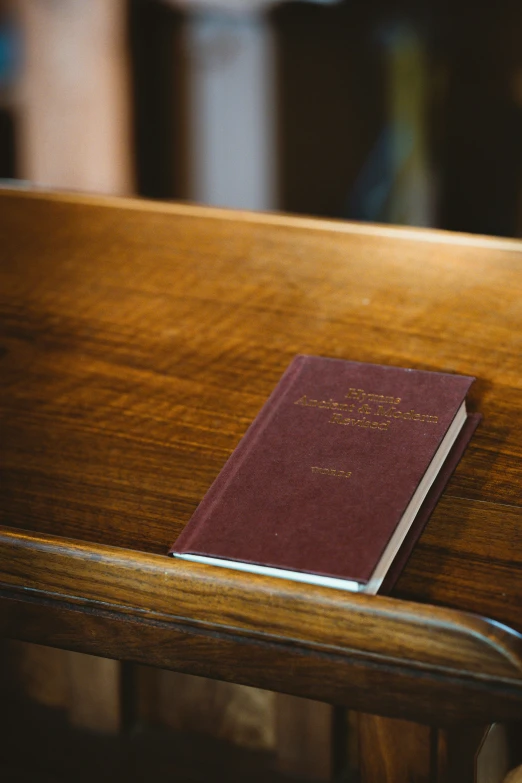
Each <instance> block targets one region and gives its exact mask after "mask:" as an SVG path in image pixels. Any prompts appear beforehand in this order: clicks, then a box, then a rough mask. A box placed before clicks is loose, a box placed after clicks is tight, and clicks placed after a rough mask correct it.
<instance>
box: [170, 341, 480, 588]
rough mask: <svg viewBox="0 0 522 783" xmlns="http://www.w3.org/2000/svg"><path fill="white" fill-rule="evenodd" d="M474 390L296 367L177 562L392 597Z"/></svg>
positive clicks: (354, 365)
mask: <svg viewBox="0 0 522 783" xmlns="http://www.w3.org/2000/svg"><path fill="white" fill-rule="evenodd" d="M473 380H474V379H473V378H470V377H465V376H459V375H450V374H446V373H437V372H427V371H421V370H410V369H403V368H398V367H388V366H382V365H374V364H362V363H358V362H349V361H344V360H340V359H327V358H321V357H316V356H303V355H301V356H297V357H295V359H294V360H293V361H292V363H291V364H290V366H289V367H288V369H287V370H286V372H285V373H284V374H283V376H282V378H281V380H280V382H279V383H278V385H277V386H276V388H275V389H274V391H273V393H272V394H271V395H270V397H269V399H268V401H267V402H266V404H265V405H264V407H263V408H262V410H261V411H260V413H259V414H258V416H257V417H256V419H255V420H254V422H253V423H252V425H251V426H250V428H249V429H248V430H247V432H246V434H245V436H244V437H243V439H242V440H241V441H240V443H239V445H238V446H237V448H236V449H235V451H234V452H233V454H232V455H231V457H230V459H229V460H228V461H227V463H226V465H225V466H224V468H223V470H222V471H221V473H220V474H219V476H218V477H217V479H216V480H215V481H214V483H213V484H212V486H211V487H210V489H209V491H208V492H207V494H206V495H205V497H204V498H203V500H202V502H201V503H200V505H199V506H198V508H197V509H196V512H195V513H194V515H193V517H192V518H191V520H190V521H189V523H188V525H187V526H186V528H185V530H184V531H183V533H182V534H181V535H180V536H179V538H178V539H177V541H176V542H175V544H174V545H173V547H172V549H171V551H170V553H171V554H174V555H177V556H181V557H186V558H187V559H195V560H198V559H203V562H205V561H206V562H214V563H215V564H219V565H229V567H232V568H242V569H243V570H245V569H248V570H254V571H256V570H258V571H259V572H261V573H263V572H265V573H270V572H271V569H277V570H278V571H279V575H281V576H286V577H287V578H295V579H298V580H302V581H312V582H313V581H315V582H318V583H320V584H331V585H332V586H338V587H342V586H344V587H345V589H355V590H357V589H362V590H367V591H368V592H376V591H377V590H378V589H379V588H380V587H381V585H382V584H383V580H384V584H385V585H386V587H387V589H389V587H390V586H391V583H392V581H391V576H393V578H396V577H397V576H398V573H399V569H398V566H402V565H403V564H404V562H405V559H406V557H407V555H408V554H409V550H411V548H412V546H413V544H414V543H415V540H416V538H417V537H418V535H420V532H421V530H422V527H423V526H424V524H425V522H426V521H427V518H428V516H429V514H430V513H431V510H432V509H433V507H434V505H435V503H436V500H437V498H438V495H439V494H440V492H441V491H442V489H443V486H444V484H445V483H446V481H447V479H448V478H449V475H450V473H451V472H452V470H453V469H454V467H455V465H456V463H457V462H458V459H459V458H460V456H461V453H462V451H463V449H464V448H465V445H466V443H467V441H468V440H469V437H471V434H472V431H473V430H474V428H475V427H476V424H477V420H476V418H472V417H471V418H470V417H468V416H467V414H466V411H465V396H466V393H467V391H468V389H469V387H470V385H471V383H472V382H473ZM207 558H210V559H208V560H206V559H207ZM216 561H217V562H216ZM394 563H395V565H394ZM387 573H389V574H390V575H391V576H388V578H387V579H385V577H386V574H387Z"/></svg>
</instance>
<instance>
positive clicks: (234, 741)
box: [0, 0, 522, 783]
mask: <svg viewBox="0 0 522 783" xmlns="http://www.w3.org/2000/svg"><path fill="white" fill-rule="evenodd" d="M521 44H522V5H521V4H520V2H518V1H517V2H512V1H511V0H497V2H496V3H495V4H491V3H488V4H486V3H484V4H474V7H473V9H472V11H471V10H470V7H469V4H467V3H465V2H463V0H453V1H452V2H449V0H439V2H435V0H416V1H415V2H414V0H410V1H409V0H365V2H363V1H362V0H342V1H340V2H335V1H334V0H332V1H331V2H328V1H327V0H323V1H322V2H319V0H317V2H312V1H310V2H277V0H215V1H214V0H201V1H200V2H190V0H184V1H183V0H179V2H175V0H168V2H167V0H164V1H161V0H0V180H1V181H2V182H3V183H4V184H10V185H14V186H16V187H43V188H53V189H66V190H75V191H86V192H94V193H103V194H121V195H137V196H143V197H147V198H152V199H169V200H190V201H195V202H199V203H205V204H213V205H217V206H224V207H237V208H245V209H261V210H283V211H287V212H295V213H302V214H303V213H304V214H309V215H316V216H322V217H333V218H345V219H354V220H367V221H377V222H390V223H399V224H406V225H415V226H433V227H439V228H444V229H454V230H458V231H466V232H477V233H487V234H495V235H503V236H520V235H521V234H522V204H521V198H520V196H521V192H520V191H521V184H522V182H521V180H522V177H521V175H522V45H521ZM0 696H1V699H2V706H3V717H4V719H5V718H6V717H7V718H8V720H7V721H6V726H5V727H4V728H3V730H2V735H1V742H0V779H1V780H2V781H4V780H5V781H26V780H29V781H30V780H35V779H39V780H40V781H43V782H45V781H83V780H89V781H92V780H93V779H96V780H97V783H103V781H105V780H107V781H109V780H111V781H115V780H120V779H121V780H125V781H126V783H130V782H132V781H138V780H149V779H150V780H152V779H155V778H156V777H157V778H159V777H160V776H161V779H163V780H173V781H174V780H176V781H180V780H186V781H189V780H190V781H221V780H225V781H234V780H238V781H243V780H249V781H263V780H271V781H283V780H290V779H300V780H316V781H326V780H333V779H335V780H346V781H348V780H351V781H356V780H364V779H366V778H365V775H364V769H362V770H361V769H360V767H359V766H358V764H359V762H358V748H359V747H360V742H361V741H364V742H366V743H368V742H369V743H370V745H371V744H372V743H375V742H377V741H378V739H377V734H375V731H376V728H375V726H376V724H375V723H372V722H371V720H370V718H369V717H367V718H365V716H354V715H352V714H347V713H346V712H345V711H343V710H337V709H336V708H333V707H330V706H329V705H325V704H317V703H313V702H307V701H305V700H303V699H296V698H294V697H289V696H284V695H281V694H277V695H276V694H271V693H268V692H265V691H258V690H256V689H252V688H245V687H241V686H232V685H229V684H225V683H216V682H211V681H208V680H203V679H201V678H197V677H188V676H184V675H180V674H176V673H172V672H162V671H158V670H151V669H146V668H145V667H133V666H129V665H127V664H124V665H120V664H119V663H118V662H115V661H105V660H101V659H93V658H89V656H84V655H79V654H73V653H67V652H64V651H60V650H51V649H46V648H42V647H36V646H31V645H24V644H19V643H16V644H15V643H13V644H11V645H5V646H4V647H2V648H1V649H0ZM392 724H393V725H392ZM386 731H387V732H389V735H387V736H388V738H390V737H391V738H392V740H393V741H395V739H397V738H399V737H401V738H403V739H404V737H408V738H409V740H408V741H409V742H410V745H411V747H415V748H418V749H419V753H418V757H417V760H415V754H413V755H412V756H411V757H410V761H409V762H408V763H410V762H411V763H413V765H414V766H415V764H416V763H418V764H419V765H420V767H422V764H424V763H425V757H426V758H427V756H426V754H427V753H428V750H429V743H430V738H429V729H427V728H426V727H420V726H414V725H413V724H406V723H405V722H403V721H395V722H393V721H392V722H390V721H388V725H387V728H386ZM372 732H373V733H372ZM379 732H381V733H380V735H379V736H380V737H381V739H382V736H383V733H382V732H383V725H380V727H379ZM361 738H362V740H361ZM393 738H395V739H393ZM379 741H380V740H379ZM390 741H391V740H390ZM426 749H428V750H426ZM423 754H424V755H423ZM411 758H413V762H412V761H411ZM423 759H424V761H423ZM405 764H406V762H405ZM406 767H407V765H406V766H405V770H404V777H403V779H404V780H406V779H408V780H410V779H411V780H414V779H415V780H416V779H421V778H420V777H415V775H416V770H415V768H414V767H413V768H412V767H411V766H410V767H408V768H406ZM420 767H419V768H420ZM419 775H420V773H419ZM422 779H424V778H422Z"/></svg>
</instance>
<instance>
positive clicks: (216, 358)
mask: <svg viewBox="0 0 522 783" xmlns="http://www.w3.org/2000/svg"><path fill="white" fill-rule="evenodd" d="M0 241H1V247H2V263H1V267H0V317H1V326H0V345H1V346H2V353H1V359H0V373H1V384H2V385H1V392H0V395H1V396H0V415H1V425H0V426H1V433H0V456H1V476H0V481H1V486H0V522H1V523H2V524H3V525H4V526H5V527H4V530H3V531H2V534H1V536H0V583H1V585H2V594H1V599H0V629H1V630H2V632H3V633H4V634H5V635H10V636H13V637H16V638H21V639H27V640H33V641H39V642H42V643H46V644H54V645H56V646H63V647H68V648H71V649H79V650H82V651H84V652H94V653H96V654H100V655H107V656H112V657H121V658H123V659H127V660H136V661H143V662H148V663H153V664H156V665H161V666H165V667H169V668H174V669H178V670H180V671H187V672H192V673H196V674H205V675H208V676H215V677H219V678H222V679H227V680H230V681H236V682H243V683H245V684H250V685H259V686H261V687H266V688H272V689H275V690H281V691H286V692H289V693H294V694H296V695H303V696H309V697H311V698H316V699H324V700H328V701H332V702H337V703H343V704H347V705H348V706H351V707H353V708H358V709H363V710H366V711H372V712H380V713H382V714H389V715H397V716H403V717H410V718H418V719H419V720H425V721H430V720H433V721H438V722H444V721H445V720H456V719H460V718H462V717H463V716H473V717H475V718H476V719H477V720H479V719H480V720H484V719H488V718H489V717H514V716H516V715H520V712H521V709H522V707H521V705H522V648H521V638H520V636H519V633H520V632H521V631H522V615H521V612H520V608H521V605H522V569H521V568H520V566H521V565H522V497H521V491H520V458H521V456H522V434H521V428H520V426H519V420H520V414H521V412H522V379H521V375H522V374H521V369H520V358H521V356H522V340H521V334H522V330H521V326H522V306H521V302H522V284H521V275H520V268H521V263H522V244H520V243H518V242H515V241H504V240H494V239H487V238H480V237H466V236H463V235H452V234H446V233H443V232H423V231H414V230H407V229H393V228H387V227H372V226H364V225H357V224H345V223H335V222H327V221H314V220H308V219H299V218H289V217H283V216H269V215H265V216H263V215H250V214H245V213H233V212H225V211H219V210H206V209H203V208H198V207H192V206H180V205H165V204H161V205H160V204H152V203H146V202H137V201H119V200H114V199H92V198H87V197H80V196H57V195H49V194H31V193H9V192H2V193H1V194H0ZM299 352H302V353H312V354H319V355H323V356H335V357H340V358H345V359H355V360H358V361H369V362H379V363H384V364H395V365H400V366H406V367H408V366H411V367H417V368H420V369H431V370H441V371H445V372H458V373H464V374H471V375H475V376H476V377H477V382H476V383H475V385H474V387H473V391H472V393H471V396H470V408H471V409H473V410H479V411H481V412H482V413H483V415H484V421H483V423H482V425H481V426H480V428H479V430H478V431H477V433H476V435H475V436H474V438H473V441H472V443H471V445H470V447H469V448H468V451H467V453H466V455H465V457H464V459H463V460H462V462H461V463H460V465H459V467H458V469H457V471H456V473H455V475H454V477H453V478H452V480H451V482H450V484H449V486H448V488H447V490H446V492H445V494H444V497H443V498H442V500H441V502H440V503H439V505H438V507H437V509H436V511H435V513H434V515H433V517H432V519H431V520H430V522H429V524H428V526H427V529H426V531H425V533H424V534H423V536H422V538H421V540H420V542H419V544H418V545H417V547H416V548H415V551H414V553H413V555H412V557H411V558H410V560H409V562H408V564H407V567H406V569H405V571H404V574H403V576H402V577H401V579H400V581H399V583H398V585H397V587H396V590H395V591H394V598H392V599H384V598H376V599H375V598H369V597H366V596H349V595H345V594H342V593H338V592H337V591H333V590H325V589H321V588H309V587H304V586H301V585H297V584H292V583H286V582H281V581H279V580H271V579H268V578H262V577H257V576H256V577H246V576H245V575H243V574H239V573H233V572H230V573H228V572H226V571H225V570H222V569H212V568H209V567H205V566H200V565H196V564H188V563H178V562H172V561H171V560H169V559H167V558H166V557H165V552H166V550H167V548H168V546H169V545H170V544H171V543H172V541H173V540H174V539H175V537H176V536H177V535H178V534H179V532H180V531H181V530H182V529H183V526H184V525H185V524H186V522H187V521H188V519H189V518H190V516H191V514H192V512H193V511H194V509H195V507H196V505H197V503H198V502H199V500H201V497H202V496H203V494H204V492H205V491H206V489H207V488H208V486H209V485H210V483H211V481H212V480H213V478H214V477H215V476H216V475H217V474H218V472H219V470H220V469H221V467H222V465H223V464H224V462H225V460H226V458H227V457H228V456H229V454H230V453H231V451H232V450H233V448H234V447H235V445H236V444H237V442H238V440H239V439H240V437H241V435H242V434H243V433H244V431H245V430H246V428H247V426H248V424H249V423H250V422H251V421H252V419H253V418H254V416H255V415H256V413H257V411H258V410H259V409H260V407H261V406H262V404H263V402H264V400H265V399H266V397H267V396H268V394H269V393H270V391H271V389H272V388H273V386H274V385H275V383H276V381H277V380H278V378H279V377H280V375H281V373H282V371H283V370H284V368H285V367H286V366H287V364H288V363H289V361H290V360H291V358H292V357H293V355H294V354H295V353H299ZM397 599H407V601H404V600H397ZM436 605H439V606H438V607H437V606H436ZM467 612H471V613H474V614H477V615H486V616H487V617H489V618H491V620H492V621H495V622H490V621H487V620H483V619H480V618H477V617H473V616H471V615H469V614H467ZM498 623H504V624H506V625H508V626H510V627H511V628H512V629H513V630H512V631H510V630H508V629H504V628H502V627H501V626H500V625H499V624H498ZM457 697H458V698H457Z"/></svg>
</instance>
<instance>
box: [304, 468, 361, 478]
mask: <svg viewBox="0 0 522 783" xmlns="http://www.w3.org/2000/svg"><path fill="white" fill-rule="evenodd" d="M312 473H319V474H320V475H322V476H336V477H337V478H350V476H351V475H352V471H351V470H338V469H337V468H319V467H317V465H314V467H313V468H312Z"/></svg>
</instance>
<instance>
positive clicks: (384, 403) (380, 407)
mask: <svg viewBox="0 0 522 783" xmlns="http://www.w3.org/2000/svg"><path fill="white" fill-rule="evenodd" d="M344 399H345V400H348V402H345V401H339V400H333V399H332V398H331V397H330V398H329V399H328V400H326V399H325V400H318V399H312V398H310V397H308V396H307V395H306V394H304V395H303V396H302V397H300V398H299V399H298V400H295V402H294V405H301V406H303V407H305V408H323V409H327V410H330V411H332V412H333V413H332V416H331V417H330V418H329V419H328V422H329V423H330V424H340V425H343V426H345V427H363V428H365V429H370V430H379V431H386V430H388V429H389V427H390V425H391V424H392V423H393V422H394V421H399V420H400V421H406V422H410V421H411V422H418V423H425V424H438V422H439V418H438V416H435V415H434V414H432V413H427V412H426V411H417V410H415V408H409V409H406V407H405V405H404V403H403V404H402V406H401V407H400V408H399V407H397V406H398V405H400V404H401V402H402V399H401V397H395V396H393V395H386V394H378V393H376V392H366V391H365V390H364V389H356V388H350V389H349V390H348V394H345V395H344ZM375 417H379V418H378V420H377V419H376V418H375Z"/></svg>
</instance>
